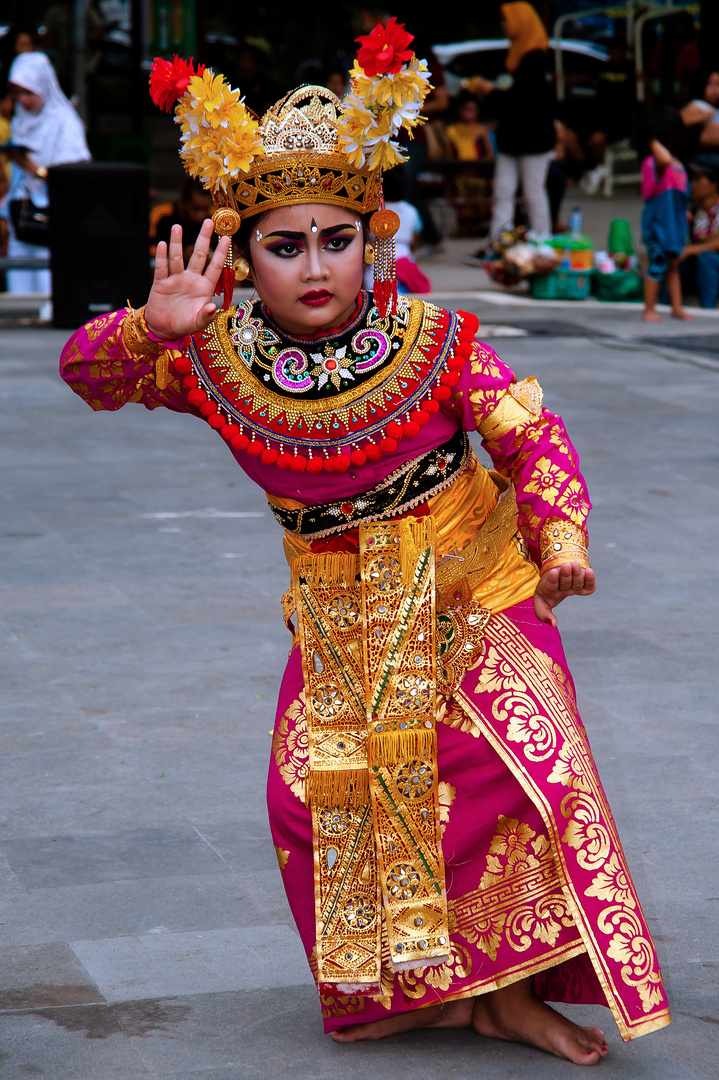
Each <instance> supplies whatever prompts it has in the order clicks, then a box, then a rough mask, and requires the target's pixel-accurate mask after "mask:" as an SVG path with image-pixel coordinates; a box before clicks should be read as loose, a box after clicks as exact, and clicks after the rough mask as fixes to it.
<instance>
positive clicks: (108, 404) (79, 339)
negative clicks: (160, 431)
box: [60, 308, 195, 412]
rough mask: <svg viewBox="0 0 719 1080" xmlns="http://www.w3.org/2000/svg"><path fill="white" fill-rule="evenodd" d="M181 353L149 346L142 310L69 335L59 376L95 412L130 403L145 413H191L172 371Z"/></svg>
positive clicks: (108, 317)
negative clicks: (165, 410) (159, 409)
mask: <svg viewBox="0 0 719 1080" xmlns="http://www.w3.org/2000/svg"><path fill="white" fill-rule="evenodd" d="M170 344H177V345H179V344H181V343H180V342H172V343H170ZM181 351H182V350H181V349H178V348H175V349H170V348H168V347H167V345H166V344H163V342H160V341H153V340H152V338H151V337H150V334H149V331H148V328H147V323H146V321H145V315H144V309H142V308H141V309H139V310H134V309H132V308H129V309H128V310H127V311H113V312H111V313H110V314H108V315H101V316H100V317H98V318H97V319H93V320H92V321H91V322H89V323H86V324H85V326H82V327H80V329H79V330H78V331H77V332H76V333H75V334H73V336H72V337H71V338H70V340H69V341H68V343H67V345H66V346H65V348H64V349H63V352H62V356H61V358H60V374H61V375H62V377H63V379H64V380H65V382H67V383H68V384H69V386H70V387H71V388H72V389H73V390H74V391H75V393H76V394H78V395H79V396H80V397H81V398H83V400H84V401H86V402H87V404H88V405H89V406H90V408H92V409H95V410H102V409H109V410H115V409H120V408H122V406H123V405H126V404H127V402H130V401H134V402H140V403H141V404H143V405H145V407H146V408H148V409H156V408H157V407H158V406H160V405H164V406H165V407H166V408H169V409H174V410H175V411H177V412H193V411H195V410H193V408H192V407H191V406H190V405H189V403H188V400H187V390H185V388H184V387H183V384H182V377H181V376H180V375H179V373H178V372H177V371H176V369H175V366H174V360H175V359H176V358H177V357H179V356H180V355H181Z"/></svg>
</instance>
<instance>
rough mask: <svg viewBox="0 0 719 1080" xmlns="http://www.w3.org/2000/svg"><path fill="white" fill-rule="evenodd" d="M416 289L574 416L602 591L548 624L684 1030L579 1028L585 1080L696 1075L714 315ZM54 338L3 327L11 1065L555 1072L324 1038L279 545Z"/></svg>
mask: <svg viewBox="0 0 719 1080" xmlns="http://www.w3.org/2000/svg"><path fill="white" fill-rule="evenodd" d="M464 246H465V248H466V249H467V250H469V249H471V246H472V242H471V241H465V242H464ZM432 272H433V274H434V276H435V278H436V281H437V287H438V290H439V291H442V292H443V293H444V294H445V295H447V294H449V295H448V298H447V299H446V300H445V301H444V302H446V303H447V304H448V306H465V307H468V308H470V309H471V310H475V311H477V312H478V313H479V314H480V318H481V319H482V322H483V323H484V324H487V323H490V324H492V326H493V327H495V328H496V327H512V328H513V329H514V333H515V335H516V334H517V331H519V335H518V336H509V337H507V336H503V337H499V336H497V334H498V333H500V334H501V333H504V334H506V333H507V331H506V330H505V331H497V330H496V329H494V330H491V329H490V330H489V331H488V334H489V340H490V342H491V343H492V344H493V345H494V346H495V347H496V348H497V349H498V351H499V353H500V355H502V356H503V358H504V359H506V360H507V362H508V363H510V364H512V365H513V366H514V367H515V369H516V370H517V371H518V373H519V374H520V377H523V376H525V375H528V374H535V375H536V376H537V377H538V378H539V380H540V382H541V383H542V384H543V386H544V389H545V402H546V403H547V404H548V405H549V407H550V408H552V409H553V410H556V411H558V412H560V413H561V414H562V415H563V416H564V418H565V420H566V421H567V424H568V427H569V431H570V434H571V435H572V436H573V439H574V442H575V444H576V445H577V447H578V449H579V452H580V456H581V459H582V465H583V469H584V471H585V474H586V476H587V479H588V481H589V484H590V490H591V493H592V497H593V501H594V504H595V510H594V513H593V516H592V520H591V525H592V534H591V535H592V549H591V550H592V556H593V563H594V565H595V567H596V569H597V571H598V574H599V580H600V591H599V592H598V593H597V595H596V596H595V597H592V598H590V599H588V600H584V601H578V600H575V601H569V602H568V603H566V604H565V605H563V607H562V609H561V611H560V615H561V625H562V629H563V631H564V635H565V645H566V649H567V653H568V656H569V660H570V664H571V666H572V670H573V673H574V675H575V679H576V681H577V684H578V692H579V701H580V707H581V709H582V712H583V715H584V718H585V721H586V723H587V726H588V729H589V735H590V738H591V740H592V743H593V746H594V750H595V754H596V757H597V761H598V764H599V768H600V771H601V773H602V776H603V779H604V782H605V785H606V788H607V791H608V794H609V798H610V801H611V803H612V807H613V810H614V813H615V816H616V818H617V821H618V825H619V828H620V832H621V834H622V837H623V840H624V843H625V847H626V849H627V852H628V855H629V858H630V864H631V866H632V868H633V872H634V875H635V879H636V881H637V885H638V888H639V891H640V895H641V897H642V899H643V904H644V908H645V912H646V914H647V916H648V918H649V922H650V926H651V927H652V929H653V931H654V933H655V937H656V942H657V945H658V948H659V951H660V958H661V961H662V964H663V970H664V974H665V977H666V979H667V981H668V985H669V991H670V997H671V1002H672V1006H673V1010H674V1015H675V1023H674V1025H673V1026H672V1027H671V1028H669V1029H668V1030H665V1031H663V1032H660V1033H658V1034H656V1035H653V1036H649V1037H647V1038H643V1039H640V1040H638V1041H637V1042H635V1043H632V1044H628V1045H625V1044H622V1043H621V1041H620V1039H619V1037H618V1036H617V1034H616V1030H615V1029H614V1025H613V1022H612V1020H611V1017H610V1015H609V1013H608V1012H607V1011H606V1010H604V1009H601V1008H581V1009H574V1010H571V1011H570V1012H569V1014H570V1015H571V1016H572V1017H573V1018H575V1017H579V1018H580V1019H581V1020H583V1021H585V1022H590V1021H591V1022H593V1023H600V1024H601V1025H602V1026H603V1027H604V1028H605V1030H606V1031H607V1033H608V1039H609V1044H610V1049H611V1054H610V1057H609V1058H608V1059H607V1060H606V1061H604V1062H603V1063H602V1065H601V1066H600V1068H601V1074H602V1076H605V1077H616V1078H619V1077H621V1078H622V1080H640V1078H645V1077H646V1078H647V1080H648V1078H651V1080H690V1078H691V1080H709V1078H713V1077H715V1076H716V1075H717V1072H718V1070H717V1065H716V1052H717V1048H718V1046H719V1040H718V1039H717V1025H719V1012H717V985H716V979H717V972H718V970H719V948H718V943H717V936H718V935H717V927H718V925H719V919H718V915H719V871H718V870H717V867H718V866H719V860H718V859H717V834H718V831H719V830H718V829H717V801H718V800H717V793H718V791H719V786H718V785H717V750H718V749H719V746H718V744H719V738H718V736H717V724H716V700H717V689H718V687H717V682H718V681H719V679H718V673H717V664H716V656H717V637H718V635H717V627H716V604H717V601H716V595H717V569H716V555H715V547H716V543H715V537H716V531H717V530H716V522H717V509H718V503H719V495H718V491H717V487H718V482H717V461H718V458H719V454H718V451H717V435H716V430H717V422H716V417H717V412H718V411H719V371H718V370H717V368H719V355H718V353H717V349H716V344H717V339H716V336H715V335H716V328H717V323H716V321H714V320H712V319H711V318H707V319H703V320H701V321H698V322H697V323H696V324H692V325H691V326H689V327H685V326H679V325H677V324H674V323H669V322H665V323H662V324H661V325H660V326H657V327H642V325H641V324H640V323H638V321H637V315H636V313H635V312H626V311H622V310H608V309H604V310H600V311H595V310H594V309H589V308H587V307H585V306H582V305H577V306H574V307H572V306H568V307H566V308H562V309H549V308H541V307H536V306H517V305H516V304H513V305H509V304H499V305H498V304H497V303H496V302H492V303H489V302H488V301H487V299H486V298H485V299H477V298H476V297H474V298H472V297H469V298H464V299H462V300H459V299H456V300H455V302H454V303H453V302H452V300H451V295H452V291H453V290H454V291H455V293H456V292H464V291H469V292H473V291H476V288H477V281H476V278H473V277H472V273H473V272H472V271H470V270H466V271H460V270H459V265H458V264H457V266H447V267H445V268H444V269H442V268H441V267H440V268H438V269H437V270H433V271H432ZM460 274H461V275H462V276H461V277H460ZM453 275H455V276H453ZM461 285H463V286H464V288H461V287H460V286H461ZM494 299H495V298H492V300H494ZM65 337H66V334H64V333H63V332H60V331H52V330H48V329H7V330H3V331H2V332H0V357H1V360H0V380H1V381H0V411H1V412H2V418H3V425H2V432H3V434H2V443H3V448H2V485H1V491H0V499H1V500H2V502H1V503H0V519H1V524H0V552H2V562H1V564H0V632H1V633H2V637H3V653H2V664H3V668H4V672H3V687H4V690H3V695H2V713H3V715H2V726H1V727H0V744H1V745H2V749H3V756H2V765H1V766H0V768H1V770H2V787H1V789H0V801H1V806H0V1009H2V1012H0V1077H1V1078H2V1080H20V1078H23V1077H27V1076H40V1077H47V1078H51V1080H140V1078H145V1077H152V1078H160V1077H162V1078H169V1077H172V1078H173V1080H189V1078H193V1080H265V1078H275V1077H284V1076H285V1075H290V1074H291V1075H293V1076H296V1077H298V1078H301V1080H305V1078H328V1080H329V1078H330V1077H332V1078H334V1077H336V1076H337V1075H341V1076H343V1077H348V1078H350V1080H353V1078H355V1077H356V1078H357V1080H359V1078H360V1077H362V1078H365V1077H367V1076H368V1075H380V1074H381V1075H383V1076H385V1075H387V1076H389V1075H391V1076H392V1077H393V1078H394V1080H409V1078H410V1077H411V1078H412V1080H429V1078H433V1080H434V1078H437V1077H441V1076H444V1075H446V1074H447V1073H450V1074H451V1075H453V1076H454V1077H457V1078H458V1080H464V1078H470V1077H472V1078H474V1077H476V1076H486V1077H491V1078H492V1080H505V1078H506V1080H509V1078H530V1077H531V1078H532V1080H553V1078H555V1077H560V1076H565V1075H566V1076H569V1075H570V1074H571V1073H572V1071H573V1066H571V1065H569V1064H567V1063H563V1062H560V1061H557V1060H555V1059H552V1058H549V1057H547V1056H546V1055H544V1054H541V1053H539V1052H537V1051H534V1050H531V1049H529V1048H525V1047H520V1046H513V1045H509V1044H502V1043H498V1042H489V1041H487V1042H485V1041H481V1040H479V1039H478V1038H477V1037H474V1036H472V1035H471V1034H470V1033H468V1032H423V1033H418V1034H410V1035H405V1036H401V1037H396V1038H394V1039H392V1040H389V1041H385V1042H382V1043H377V1044H365V1045H357V1046H354V1047H349V1046H335V1045H334V1044H333V1043H331V1042H330V1040H328V1039H326V1038H324V1037H323V1035H322V1033H321V1024H320V1018H319V1009H318V1007H317V1000H316V993H315V990H314V987H313V985H312V982H311V978H310V975H309V971H308V969H307V967H306V964H305V961H304V957H303V955H302V950H301V948H300V945H299V939H298V938H297V935H296V932H295V930H294V926H293V924H292V920H291V917H290V913H289V909H288V907H287V904H286V901H285V898H284V894H283V890H282V885H281V881H280V876H279V872H278V870H277V867H276V863H275V858H274V852H273V849H272V843H271V840H270V837H269V832H268V827H267V821H266V811H265V804H264V776H265V769H266V762H267V758H268V754H269V749H270V739H269V737H268V733H269V731H270V729H271V727H272V722H273V714H274V704H275V701H276V696H277V684H278V678H279V673H280V672H281V670H282V666H283V663H284V658H285V656H286V651H287V647H288V644H289V638H288V635H287V632H286V630H285V629H284V627H283V624H282V621H281V617H280V610H279V603H278V600H279V596H280V595H281V593H282V591H283V590H284V588H285V587H286V581H287V571H286V566H285V563H284V558H283V555H282V550H281V542H280V531H279V529H278V528H277V527H276V525H275V523H274V520H273V519H272V518H271V516H270V514H269V513H268V511H267V508H266V503H265V501H264V499H263V496H262V494H261V492H259V491H258V490H255V489H254V488H253V487H252V485H251V484H250V482H249V481H248V480H246V479H245V477H244V475H243V474H242V473H241V472H240V471H239V470H238V469H237V468H236V466H235V465H234V462H233V460H232V458H231V457H230V455H229V454H228V453H227V451H226V450H225V449H224V448H223V446H222V444H221V441H220V440H219V439H218V438H217V436H216V435H215V434H213V432H212V431H211V430H210V429H209V427H208V426H207V425H205V424H204V423H200V422H196V421H194V420H193V419H191V418H188V417H182V416H175V415H172V414H170V413H166V412H164V411H163V410H157V411H156V412H154V413H152V414H150V413H147V412H146V411H145V410H143V409H141V408H139V407H137V406H129V407H127V408H125V409H123V410H122V411H121V412H120V413H117V414H114V415H110V414H93V413H91V412H90V410H89V409H88V408H87V407H86V406H85V405H84V404H83V403H82V402H81V401H80V400H79V399H78V398H76V397H75V396H74V395H73V394H72V393H71V392H70V391H69V390H67V388H65V387H64V386H63V384H62V383H60V382H59V380H58V378H57V376H56V360H57V355H58V353H59V351H60V348H61V345H62V343H63V341H64V340H65ZM667 340H669V344H668V345H667V344H666V341H667Z"/></svg>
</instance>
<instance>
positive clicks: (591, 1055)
mask: <svg viewBox="0 0 719 1080" xmlns="http://www.w3.org/2000/svg"><path fill="white" fill-rule="evenodd" d="M472 1027H473V1028H474V1030H475V1031H476V1032H477V1034H478V1035H484V1036H485V1037H487V1038H490V1039H507V1040H509V1041H510V1042H523V1043H529V1045H530V1046H536V1047H538V1049H539V1050H546V1051H547V1052H548V1053H550V1054H554V1055H555V1056H556V1057H560V1058H565V1059H566V1060H567V1061H573V1062H574V1064H575V1065H596V1064H597V1062H598V1061H601V1059H602V1058H603V1057H605V1055H606V1054H607V1044H606V1042H605V1039H604V1032H603V1031H602V1030H601V1028H595V1027H586V1028H585V1027H579V1026H578V1025H577V1024H573V1023H572V1021H571V1020H567V1019H566V1017H564V1016H562V1015H561V1013H558V1012H555V1011H554V1009H551V1008H550V1007H549V1005H547V1004H545V1002H543V1001H540V1000H539V998H538V997H536V996H535V994H534V989H533V987H532V980H531V979H522V980H521V981H520V982H516V983H512V985H511V986H505V987H503V988H502V989H501V990H495V991H494V992H493V993H491V994H483V995H482V996H481V997H478V998H475V999H474V1012H473V1014H472Z"/></svg>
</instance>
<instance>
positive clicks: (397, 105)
mask: <svg viewBox="0 0 719 1080" xmlns="http://www.w3.org/2000/svg"><path fill="white" fill-rule="evenodd" d="M351 76H352V84H351V85H352V92H351V93H350V94H348V95H347V97H346V98H344V100H343V102H342V115H341V116H340V118H339V120H338V123H337V126H338V133H339V142H340V146H341V147H342V149H343V150H344V152H345V153H346V154H347V156H348V158H349V159H350V162H351V163H352V165H354V167H355V168H362V166H364V165H367V166H369V168H370V169H391V168H392V167H393V166H394V165H398V164H399V163H400V162H401V161H406V160H407V159H406V156H405V155H404V154H403V153H402V151H401V149H400V146H399V143H398V142H396V138H397V135H399V132H400V129H401V128H404V129H405V130H406V131H408V132H409V133H410V136H411V134H412V128H414V127H416V126H417V125H418V124H423V123H424V119H425V118H424V117H423V116H421V115H420V111H421V109H422V103H423V102H424V99H425V98H426V96H427V94H428V93H429V91H430V90H431V86H430V82H429V71H428V70H427V64H426V62H425V61H424V60H418V59H417V57H416V56H415V55H414V53H413V54H412V55H411V59H410V60H409V61H408V62H407V63H404V64H402V66H401V67H400V69H399V71H397V72H396V73H385V74H381V75H375V76H370V75H368V74H367V73H366V72H365V70H364V68H362V67H361V66H360V64H359V61H358V60H355V63H354V67H353V69H352V72H351Z"/></svg>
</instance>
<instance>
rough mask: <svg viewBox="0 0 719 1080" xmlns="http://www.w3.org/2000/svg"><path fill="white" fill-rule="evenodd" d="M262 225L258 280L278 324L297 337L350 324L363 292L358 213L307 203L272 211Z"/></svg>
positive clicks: (255, 269) (255, 261)
mask: <svg viewBox="0 0 719 1080" xmlns="http://www.w3.org/2000/svg"><path fill="white" fill-rule="evenodd" d="M262 225H263V229H264V233H263V234H262V233H260V232H259V230H255V234H254V236H253V238H252V240H251V241H250V255H251V257H252V276H253V280H254V282H255V286H256V288H257V291H258V293H259V294H260V297H261V298H262V300H263V301H264V302H265V304H266V305H267V307H268V308H269V309H270V312H271V314H272V318H273V319H274V320H275V322H276V323H277V324H278V325H279V326H281V327H282V328H283V329H284V330H287V331H288V332H289V333H291V334H294V335H295V336H297V337H307V336H309V335H311V334H314V333H316V332H317V331H318V330H322V329H324V328H325V327H327V328H329V327H334V326H341V325H342V324H343V323H345V322H347V320H348V319H349V318H351V316H352V312H353V311H354V309H355V305H356V302H357V294H358V293H359V290H360V288H361V286H362V270H363V256H364V244H363V242H362V234H361V233H360V234H358V230H357V215H356V213H352V212H351V211H349V210H345V209H344V208H343V207H338V206H332V205H330V204H325V203H313V204H308V203H302V204H300V205H297V206H288V207H286V208H285V207H283V208H281V209H277V210H272V211H270V213H269V214H268V215H267V217H266V218H264V219H263V222H262ZM258 236H259V239H258Z"/></svg>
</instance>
